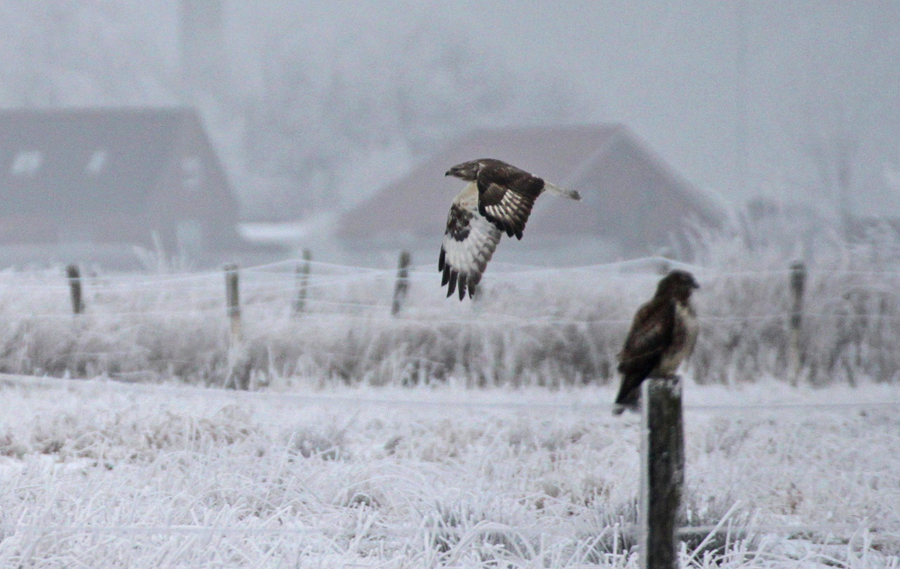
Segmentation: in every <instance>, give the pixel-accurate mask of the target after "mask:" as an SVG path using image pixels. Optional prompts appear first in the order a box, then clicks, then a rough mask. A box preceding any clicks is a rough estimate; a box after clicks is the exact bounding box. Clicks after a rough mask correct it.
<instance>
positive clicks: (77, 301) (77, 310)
mask: <svg viewBox="0 0 900 569" xmlns="http://www.w3.org/2000/svg"><path fill="white" fill-rule="evenodd" d="M66 276H67V277H68V279H69V291H70V292H71V294H72V312H73V313H74V314H81V313H82V312H84V300H82V298H81V272H80V271H79V270H78V265H69V266H68V267H66Z"/></svg>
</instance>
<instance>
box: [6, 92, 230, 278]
mask: <svg viewBox="0 0 900 569" xmlns="http://www.w3.org/2000/svg"><path fill="white" fill-rule="evenodd" d="M0 195H2V196H3V202H2V203H3V207H2V208H0V260H2V261H3V262H5V263H9V262H29V261H43V260H60V261H64V262H73V261H79V260H92V261H98V262H101V263H104V262H106V263H108V264H112V265H117V264H126V265H127V264H134V261H135V258H134V253H133V251H134V246H135V245H137V246H140V247H143V248H146V249H151V250H152V249H154V248H155V247H156V244H157V243H159V244H160V245H162V247H163V250H164V251H165V252H166V253H167V254H168V255H176V254H177V255H183V256H185V257H186V258H188V259H189V260H192V261H193V262H197V263H201V264H203V263H206V262H210V261H214V260H215V261H218V255H219V254H221V253H222V252H224V251H228V250H229V249H234V248H236V247H238V246H240V243H241V241H240V238H239V236H238V234H237V229H236V224H237V216H238V205H237V201H236V199H235V197H234V195H233V192H232V190H231V187H230V185H229V182H228V178H227V176H226V174H225V171H224V169H223V168H222V165H221V164H220V162H219V160H218V158H217V156H216V153H215V151H214V150H213V148H212V146H211V144H210V141H209V139H208V137H207V135H206V132H205V131H204V129H203V125H202V124H201V121H200V118H199V116H198V115H197V112H196V111H195V110H193V109H188V108H170V109H142V108H108V109H105V108H99V109H54V110H3V111H0ZM66 256H68V258H64V257H66ZM73 256H77V257H80V259H78V258H72V257H73Z"/></svg>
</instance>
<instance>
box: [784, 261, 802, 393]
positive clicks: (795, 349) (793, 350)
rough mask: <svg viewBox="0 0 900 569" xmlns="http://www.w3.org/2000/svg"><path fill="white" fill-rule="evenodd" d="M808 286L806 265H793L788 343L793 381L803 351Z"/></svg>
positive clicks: (790, 371)
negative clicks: (803, 326) (801, 341)
mask: <svg viewBox="0 0 900 569" xmlns="http://www.w3.org/2000/svg"><path fill="white" fill-rule="evenodd" d="M805 288H806V267H805V266H804V265H803V263H801V262H796V263H794V264H792V265H791V297H792V299H793V304H792V306H791V325H790V337H789V340H788V341H789V342H790V343H789V345H788V366H789V369H788V373H789V374H790V375H791V378H792V380H793V381H796V380H797V376H798V375H799V373H800V366H801V365H802V363H803V353H802V352H801V348H800V330H801V326H802V324H803V292H804V290H805Z"/></svg>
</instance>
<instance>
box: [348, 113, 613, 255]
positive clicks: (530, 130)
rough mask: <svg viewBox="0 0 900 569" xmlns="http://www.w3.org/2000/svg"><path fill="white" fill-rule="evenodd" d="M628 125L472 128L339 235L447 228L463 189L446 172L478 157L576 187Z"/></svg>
mask: <svg viewBox="0 0 900 569" xmlns="http://www.w3.org/2000/svg"><path fill="white" fill-rule="evenodd" d="M623 129H624V127H623V126H622V125H618V124H602V125H578V126H566V127H521V128H503V129H489V130H488V129H485V130H476V131H473V132H471V133H468V134H466V135H464V136H462V137H460V138H458V139H457V140H455V141H454V142H452V143H450V144H449V145H447V146H445V147H444V148H443V150H440V151H438V152H437V153H436V154H434V155H432V156H431V157H430V158H428V159H427V160H426V161H424V162H423V163H422V164H420V165H419V166H417V167H416V168H415V169H413V170H412V171H411V172H410V173H409V174H408V175H406V176H404V177H403V178H401V179H400V180H397V181H396V182H394V183H392V184H388V185H387V186H386V187H385V188H383V189H382V190H380V191H379V192H378V193H377V194H376V195H374V196H372V197H371V198H369V199H368V200H366V201H365V202H363V203H361V204H359V205H358V206H357V207H355V208H353V209H352V210H350V211H349V212H347V213H345V214H344V215H343V216H342V219H341V223H340V225H339V229H338V232H339V236H341V237H344V238H351V239H354V238H365V237H367V236H371V235H373V234H377V233H389V232H397V231H400V232H403V231H406V232H409V231H410V229H411V228H413V227H416V228H421V229H422V231H421V233H423V234H430V233H433V232H434V228H435V227H438V228H443V226H444V224H445V223H446V221H447V211H448V209H449V207H450V202H451V201H452V200H453V198H454V196H456V194H457V193H459V191H460V190H461V189H462V186H461V185H460V183H461V182H460V181H459V180H458V179H456V178H446V177H445V176H444V173H445V172H446V171H447V169H448V168H449V167H450V166H453V165H454V164H459V163H460V162H465V161H467V160H473V159H476V158H498V159H500V160H503V161H505V162H508V163H510V164H514V165H516V166H518V167H519V168H522V169H523V170H526V171H528V172H530V173H532V174H534V175H535V176H539V177H541V178H544V179H547V180H550V181H553V182H555V183H557V184H559V185H562V186H567V185H571V184H572V183H574V182H576V180H573V179H572V177H573V174H577V173H578V171H579V170H580V169H581V168H582V167H583V166H584V165H586V164H589V163H590V162H591V161H592V159H593V157H594V156H595V155H596V154H597V153H598V152H601V151H602V149H603V148H604V147H605V146H606V145H607V144H608V143H609V142H610V141H611V140H612V139H613V138H614V137H615V136H616V134H618V133H619V132H621V131H622V130H623ZM573 189H577V188H574V186H573ZM444 206H446V207H444ZM441 231H443V230H442V229H441ZM413 233H416V232H415V231H413Z"/></svg>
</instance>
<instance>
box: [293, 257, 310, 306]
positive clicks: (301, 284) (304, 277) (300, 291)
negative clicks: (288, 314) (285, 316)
mask: <svg viewBox="0 0 900 569" xmlns="http://www.w3.org/2000/svg"><path fill="white" fill-rule="evenodd" d="M311 262H312V252H311V251H310V250H309V249H304V250H303V263H302V264H299V265H297V271H296V277H297V297H296V298H295V299H294V316H299V315H300V314H303V311H304V310H305V309H306V294H307V292H306V290H307V288H308V287H309V273H310V271H311V270H312V268H311V267H310V263H311Z"/></svg>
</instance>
